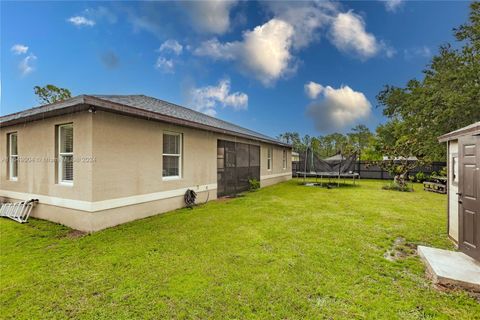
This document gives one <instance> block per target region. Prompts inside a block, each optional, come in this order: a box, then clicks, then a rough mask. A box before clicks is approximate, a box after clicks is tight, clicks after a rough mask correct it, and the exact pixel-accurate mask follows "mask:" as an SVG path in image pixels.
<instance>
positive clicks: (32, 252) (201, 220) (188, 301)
mask: <svg viewBox="0 0 480 320" xmlns="http://www.w3.org/2000/svg"><path fill="white" fill-rule="evenodd" d="M382 183H383V182H379V181H365V180H362V181H361V185H360V187H343V188H335V189H324V188H316V187H305V186H300V185H298V181H294V180H292V181H290V182H287V183H283V184H279V185H276V186H272V187H268V188H265V189H262V190H259V191H257V192H254V193H249V194H247V195H246V196H245V197H239V198H236V199H230V200H220V201H214V202H211V203H208V204H207V205H203V206H200V207H197V208H195V209H193V210H188V209H182V210H177V211H174V212H170V213H167V214H163V215H159V216H155V217H151V218H148V219H144V220H141V221H135V222H133V223H129V224H125V225H122V226H119V227H116V228H111V229H108V230H104V231H101V232H97V233H95V234H92V235H87V236H83V237H71V236H67V235H68V233H69V232H70V230H69V229H68V228H65V227H62V226H59V225H56V224H53V223H50V222H46V221H40V220H35V219H31V220H30V221H29V223H27V224H24V225H20V224H18V223H15V222H13V221H10V220H7V219H1V220H0V232H1V241H0V250H1V258H0V268H1V269H0V272H1V277H0V278H1V279H0V280H1V281H0V311H1V312H0V317H1V318H22V319H47V318H49V319H50V318H59V319H60V318H81V319H111V318H117V319H118V318H120V319H134V318H136V319H148V318H151V319H161V318H196V319H205V318H217V319H227V318H229V319H232V318H236V319H240V318H243V319H244V318H249V319H251V318H257V319H265V318H273V319H300V318H309V319H320V318H325V319H362V318H368V319H437V318H438V319H474V318H476V319H480V303H478V302H477V301H476V300H475V299H473V298H472V297H470V296H469V295H467V294H466V293H464V292H461V291H453V292H440V291H437V290H435V289H433V288H432V286H431V285H430V283H429V281H427V280H426V279H425V277H424V266H423V264H422V263H421V262H420V260H419V259H418V257H417V256H415V255H411V256H407V257H406V258H405V259H400V260H397V261H389V260H387V259H385V258H384V253H385V252H386V251H387V250H388V249H390V248H391V247H392V245H393V243H394V241H395V239H397V238H398V237H403V238H405V239H406V241H407V242H408V243H414V244H426V245H432V246H436V247H441V248H452V247H453V246H452V244H451V243H450V241H449V240H448V239H447V236H446V196H444V195H439V194H434V193H427V192H424V191H422V190H421V187H420V185H417V186H416V187H415V188H416V191H415V192H412V193H402V192H396V191H385V190H381V186H382Z"/></svg>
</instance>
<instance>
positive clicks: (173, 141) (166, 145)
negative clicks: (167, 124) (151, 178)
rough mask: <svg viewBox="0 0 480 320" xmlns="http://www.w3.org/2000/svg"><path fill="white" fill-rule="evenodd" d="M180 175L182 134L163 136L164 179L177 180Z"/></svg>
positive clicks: (166, 134)
mask: <svg viewBox="0 0 480 320" xmlns="http://www.w3.org/2000/svg"><path fill="white" fill-rule="evenodd" d="M181 175H182V134H180V133H164V134H163V172H162V176H163V178H164V179H166V180H168V179H178V178H180V177H181Z"/></svg>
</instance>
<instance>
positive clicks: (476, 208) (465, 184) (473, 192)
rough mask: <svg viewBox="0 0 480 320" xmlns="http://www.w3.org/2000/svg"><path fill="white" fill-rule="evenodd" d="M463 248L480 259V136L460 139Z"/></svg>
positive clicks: (461, 248)
mask: <svg viewBox="0 0 480 320" xmlns="http://www.w3.org/2000/svg"><path fill="white" fill-rule="evenodd" d="M458 149H459V150H458V151H459V152H458V153H459V157H458V160H459V178H460V179H459V181H458V211H459V217H458V218H459V224H458V227H459V230H458V231H459V232H458V235H459V236H458V246H459V249H460V250H461V251H462V252H464V253H466V254H468V255H469V256H471V257H473V258H475V259H477V260H480V136H467V137H461V138H459V140H458Z"/></svg>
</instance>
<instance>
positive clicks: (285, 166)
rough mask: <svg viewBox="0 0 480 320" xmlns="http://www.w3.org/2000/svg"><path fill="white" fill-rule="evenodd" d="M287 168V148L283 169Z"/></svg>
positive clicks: (284, 154) (284, 153) (284, 152)
mask: <svg viewBox="0 0 480 320" xmlns="http://www.w3.org/2000/svg"><path fill="white" fill-rule="evenodd" d="M285 169H287V150H285V149H283V170H285Z"/></svg>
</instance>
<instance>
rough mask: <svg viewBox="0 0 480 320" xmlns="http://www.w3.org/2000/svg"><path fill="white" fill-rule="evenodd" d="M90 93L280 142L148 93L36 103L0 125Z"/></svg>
mask: <svg viewBox="0 0 480 320" xmlns="http://www.w3.org/2000/svg"><path fill="white" fill-rule="evenodd" d="M89 97H93V98H96V99H100V100H102V101H106V102H111V103H115V104H119V105H123V106H128V107H132V108H136V109H141V110H145V111H149V112H153V113H155V114H159V115H163V116H167V117H170V118H175V119H179V120H185V121H188V122H189V123H195V124H199V125H202V126H208V127H211V128H215V129H217V130H223V131H226V133H231V134H238V135H241V136H248V137H251V138H253V139H259V140H264V141H270V142H272V143H275V144H283V143H282V142H280V141H279V140H277V139H274V138H271V137H269V136H267V135H264V134H261V133H258V132H255V131H253V130H250V129H246V128H243V127H240V126H238V125H235V124H233V123H229V122H226V121H223V120H220V119H218V118H214V117H210V116H208V115H206V114H203V113H201V112H197V111H195V110H192V109H189V108H185V107H182V106H179V105H176V104H173V103H170V102H167V101H163V100H160V99H156V98H152V97H148V96H145V95H80V96H76V97H73V98H71V99H68V100H64V101H61V102H57V103H54V104H49V105H44V106H40V107H36V108H32V109H28V110H25V111H21V112H18V113H14V114H10V115H6V116H3V117H0V126H2V124H4V125H8V123H10V122H12V121H15V120H21V119H23V118H25V120H26V119H28V118H31V117H35V118H37V119H38V118H39V117H41V116H42V114H47V113H50V112H58V111H61V109H65V108H69V107H73V106H75V105H80V104H85V103H87V102H86V100H87V99H88V98H89ZM92 101H93V103H92ZM88 104H89V105H92V104H93V105H95V99H93V100H88ZM107 109H108V108H107Z"/></svg>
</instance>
